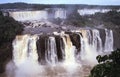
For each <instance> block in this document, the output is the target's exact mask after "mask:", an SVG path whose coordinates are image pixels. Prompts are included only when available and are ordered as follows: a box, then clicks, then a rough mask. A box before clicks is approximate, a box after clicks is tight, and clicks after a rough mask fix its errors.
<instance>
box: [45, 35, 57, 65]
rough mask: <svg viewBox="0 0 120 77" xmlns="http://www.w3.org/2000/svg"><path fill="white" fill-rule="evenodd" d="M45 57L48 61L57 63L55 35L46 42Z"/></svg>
mask: <svg viewBox="0 0 120 77" xmlns="http://www.w3.org/2000/svg"><path fill="white" fill-rule="evenodd" d="M46 46H47V47H46V48H45V49H46V51H45V58H46V61H47V63H49V64H55V63H56V62H58V57H57V49H56V42H55V38H54V37H49V38H48V39H47V43H46Z"/></svg>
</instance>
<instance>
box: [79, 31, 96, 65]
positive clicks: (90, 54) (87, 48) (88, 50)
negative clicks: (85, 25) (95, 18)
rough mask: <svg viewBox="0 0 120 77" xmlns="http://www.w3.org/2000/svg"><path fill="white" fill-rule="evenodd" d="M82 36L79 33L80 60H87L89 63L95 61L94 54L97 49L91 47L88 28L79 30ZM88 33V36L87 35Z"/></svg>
mask: <svg viewBox="0 0 120 77" xmlns="http://www.w3.org/2000/svg"><path fill="white" fill-rule="evenodd" d="M80 32H81V33H82V36H81V35H80V40H81V54H80V56H81V60H82V61H87V62H89V63H92V64H93V63H96V62H97V61H96V56H97V55H98V54H97V51H96V50H95V47H93V46H92V45H91V44H90V43H89V40H90V39H91V37H92V36H90V32H89V30H81V31H80ZM88 35H89V36H88Z"/></svg>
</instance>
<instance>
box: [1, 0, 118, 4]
mask: <svg viewBox="0 0 120 77" xmlns="http://www.w3.org/2000/svg"><path fill="white" fill-rule="evenodd" d="M14 2H25V3H37V4H91V5H120V0H0V4H2V3H14Z"/></svg>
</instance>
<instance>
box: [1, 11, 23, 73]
mask: <svg viewBox="0 0 120 77" xmlns="http://www.w3.org/2000/svg"><path fill="white" fill-rule="evenodd" d="M22 31H23V26H22V25H21V24H20V23H18V22H17V21H15V20H14V19H13V18H11V17H7V16H3V14H2V12H1V11H0V73H2V72H4V70H5V64H6V62H7V61H8V60H10V59H11V58H12V41H13V40H14V38H15V36H16V35H17V34H21V33H22Z"/></svg>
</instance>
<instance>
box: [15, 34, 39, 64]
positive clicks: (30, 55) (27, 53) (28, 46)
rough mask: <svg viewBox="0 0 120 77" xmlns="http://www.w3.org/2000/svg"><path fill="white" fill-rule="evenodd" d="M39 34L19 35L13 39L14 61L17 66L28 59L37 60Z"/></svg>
mask: <svg viewBox="0 0 120 77" xmlns="http://www.w3.org/2000/svg"><path fill="white" fill-rule="evenodd" d="M37 38H38V37H37V36H30V35H19V36H16V39H15V40H14V41H13V61H14V63H15V65H16V66H19V65H20V64H22V63H24V62H25V61H26V60H27V59H30V60H31V61H35V62H36V61H37V59H38V54H37V50H36V41H37Z"/></svg>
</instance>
